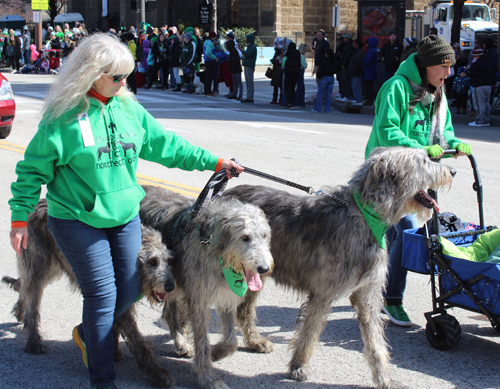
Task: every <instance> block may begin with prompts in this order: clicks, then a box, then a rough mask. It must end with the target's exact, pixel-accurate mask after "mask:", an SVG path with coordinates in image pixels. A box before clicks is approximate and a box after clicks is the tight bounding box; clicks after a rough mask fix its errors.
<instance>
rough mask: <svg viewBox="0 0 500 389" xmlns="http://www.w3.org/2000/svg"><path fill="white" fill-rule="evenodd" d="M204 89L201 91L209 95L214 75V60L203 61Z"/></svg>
mask: <svg viewBox="0 0 500 389" xmlns="http://www.w3.org/2000/svg"><path fill="white" fill-rule="evenodd" d="M205 72H206V74H205V83H204V84H205V90H204V92H203V93H205V94H206V95H209V94H210V93H212V81H213V80H214V75H215V62H214V61H205Z"/></svg>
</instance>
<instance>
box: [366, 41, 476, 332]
mask: <svg viewBox="0 0 500 389" xmlns="http://www.w3.org/2000/svg"><path fill="white" fill-rule="evenodd" d="M417 49H418V51H417V53H414V54H412V55H410V56H409V57H408V59H407V60H406V61H405V62H403V63H402V64H401V65H400V67H399V69H398V71H397V72H396V74H395V75H394V77H392V78H390V79H389V80H387V81H386V82H385V83H384V85H382V88H380V91H379V93H378V95H379V96H383V98H379V99H377V103H376V108H375V119H374V121H373V127H372V132H371V134H370V138H369V140H368V144H367V145H366V150H365V158H368V156H369V155H370V153H371V151H372V150H373V149H374V148H376V147H381V146H382V147H395V146H403V147H414V148H420V149H425V150H427V153H428V154H429V156H430V157H431V158H440V157H442V155H443V150H447V149H456V150H458V155H468V154H470V152H471V148H470V146H469V145H467V144H465V143H462V142H461V141H460V140H458V139H457V138H456V137H455V133H454V131H453V126H452V124H451V115H450V111H449V109H448V102H447V100H446V94H445V88H444V80H445V79H446V77H448V75H449V74H450V68H451V67H452V66H453V65H454V64H455V53H454V51H453V49H452V47H451V46H450V44H449V43H448V42H446V41H445V40H444V39H442V38H440V37H438V36H436V35H429V36H426V37H425V38H423V39H422V40H421V41H420V42H419V43H418V45H417ZM417 227H418V221H417V218H416V217H415V215H407V216H404V217H403V218H402V219H401V221H400V222H399V224H397V225H396V226H392V227H390V228H389V229H388V231H387V238H388V243H389V247H390V251H389V273H388V279H387V287H386V292H385V296H384V297H385V306H384V312H385V313H386V314H387V315H388V316H389V318H390V319H391V321H392V322H393V323H394V324H397V325H400V326H411V324H412V323H411V321H410V319H409V318H408V315H407V314H406V312H405V310H404V308H403V293H404V290H405V286H406V274H407V271H406V270H405V269H403V268H402V266H401V261H402V255H403V253H402V239H403V231H404V230H405V229H409V228H417Z"/></svg>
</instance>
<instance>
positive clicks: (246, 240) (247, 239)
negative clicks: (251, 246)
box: [241, 235, 250, 242]
mask: <svg viewBox="0 0 500 389" xmlns="http://www.w3.org/2000/svg"><path fill="white" fill-rule="evenodd" d="M241 239H242V240H243V242H250V236H248V235H244V236H243V238H241Z"/></svg>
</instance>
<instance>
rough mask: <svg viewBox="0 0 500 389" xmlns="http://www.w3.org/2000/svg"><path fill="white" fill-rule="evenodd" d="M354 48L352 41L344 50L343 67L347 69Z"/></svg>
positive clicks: (341, 55) (342, 54)
mask: <svg viewBox="0 0 500 389" xmlns="http://www.w3.org/2000/svg"><path fill="white" fill-rule="evenodd" d="M353 52H354V48H353V47H352V41H349V42H347V43H346V44H345V45H344V48H343V49H342V53H341V54H340V57H341V59H342V66H343V67H344V68H345V69H347V67H348V66H349V62H350V61H351V58H352V54H353Z"/></svg>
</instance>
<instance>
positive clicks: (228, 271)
mask: <svg viewBox="0 0 500 389" xmlns="http://www.w3.org/2000/svg"><path fill="white" fill-rule="evenodd" d="M220 265H221V266H222V273H224V278H225V279H226V282H227V285H228V286H229V288H230V289H231V290H232V291H233V293H234V294H235V295H236V296H239V297H243V296H244V295H245V293H246V292H247V290H248V285H247V281H246V279H245V275H244V274H242V273H241V272H240V271H236V270H235V269H234V267H233V264H231V265H230V266H229V267H224V261H223V260H222V257H220Z"/></svg>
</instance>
